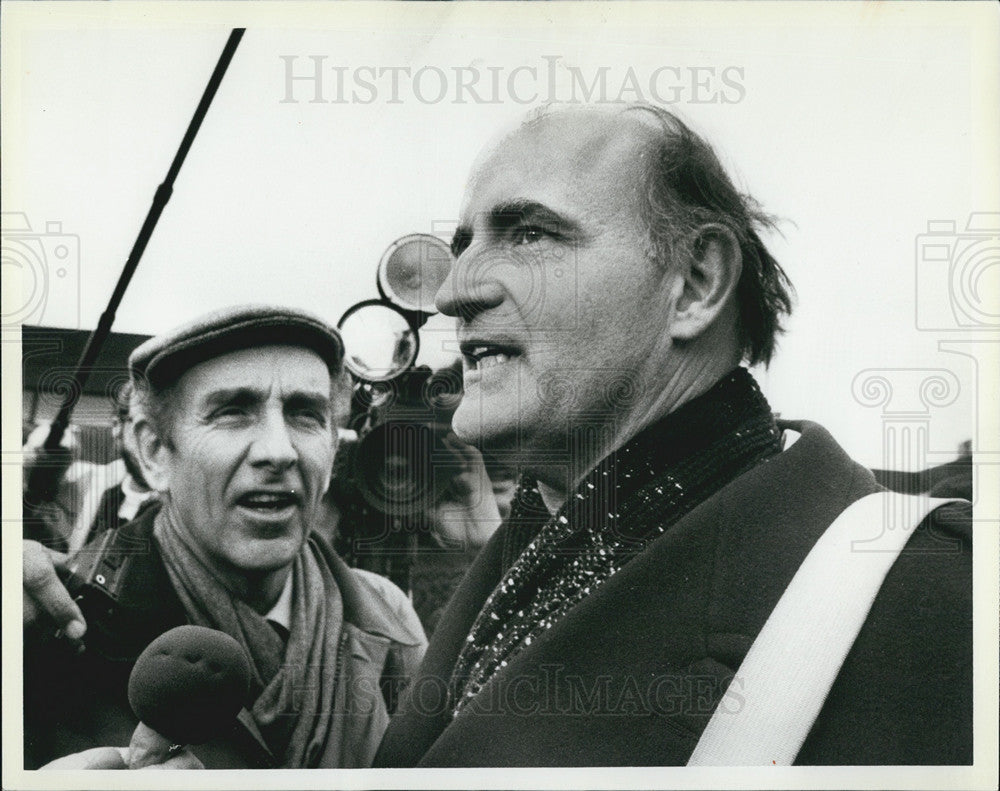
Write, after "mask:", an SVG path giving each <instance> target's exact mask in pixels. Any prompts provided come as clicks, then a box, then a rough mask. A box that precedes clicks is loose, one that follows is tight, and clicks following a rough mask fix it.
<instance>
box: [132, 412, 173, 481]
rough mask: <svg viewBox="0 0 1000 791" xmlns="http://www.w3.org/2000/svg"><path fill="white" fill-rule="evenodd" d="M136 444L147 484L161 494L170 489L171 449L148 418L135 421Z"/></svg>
mask: <svg viewBox="0 0 1000 791" xmlns="http://www.w3.org/2000/svg"><path fill="white" fill-rule="evenodd" d="M133 429H134V431H135V444H136V449H137V450H138V454H137V455H138V457H139V466H140V467H141V468H142V475H143V477H144V478H145V479H146V482H147V483H148V484H149V485H150V487H152V488H153V489H154V490H155V491H157V492H159V493H161V494H162V493H163V492H166V491H167V490H169V488H170V466H169V464H168V461H169V459H170V448H169V447H168V446H167V443H166V442H164V441H163V439H162V438H161V437H160V434H159V432H158V431H157V430H156V428H155V427H154V426H153V424H152V423H150V422H149V420H147V419H146V418H144V417H142V418H139V419H137V420H136V421H135V424H134V426H133Z"/></svg>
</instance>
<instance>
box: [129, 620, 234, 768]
mask: <svg viewBox="0 0 1000 791" xmlns="http://www.w3.org/2000/svg"><path fill="white" fill-rule="evenodd" d="M249 686H250V663H249V661H248V659H247V656H246V654H245V653H244V651H243V649H242V647H241V646H240V644H239V643H237V642H236V641H235V640H234V639H233V638H232V637H230V636H229V635H227V634H225V633H224V632H219V631H216V630H215V629H206V628H205V627H203V626H178V627H176V628H175V629H171V630H170V631H169V632H165V633H164V634H162V635H160V636H159V637H158V638H156V639H155V640H154V641H153V642H151V643H150V644H149V645H148V646H146V650H145V651H143V652H142V654H141V655H140V656H139V659H138V660H137V661H136V663H135V667H134V668H133V669H132V675H131V677H130V678H129V682H128V700H129V703H130V704H131V706H132V710H133V711H134V712H135V715H136V716H137V717H138V718H139V719H140V720H141V722H140V723H139V726H138V727H137V728H136V729H135V733H134V734H133V735H132V741H131V743H130V744H129V753H128V768H129V769H139V768H142V767H144V766H150V765H153V764H160V763H162V762H164V761H166V760H168V759H170V758H171V757H173V756H174V755H175V754H176V753H177V751H178V750H179V749H180V747H181V746H183V745H185V744H202V743H204V742H207V741H208V740H209V739H211V738H212V737H213V736H216V735H218V734H219V733H220V732H222V731H224V730H226V729H227V728H230V727H232V724H233V721H234V720H235V718H236V715H237V714H238V713H239V711H240V709H241V708H242V707H243V703H244V700H245V699H246V696H247V690H248V689H249Z"/></svg>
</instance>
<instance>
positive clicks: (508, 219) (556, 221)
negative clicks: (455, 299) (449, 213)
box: [451, 198, 584, 258]
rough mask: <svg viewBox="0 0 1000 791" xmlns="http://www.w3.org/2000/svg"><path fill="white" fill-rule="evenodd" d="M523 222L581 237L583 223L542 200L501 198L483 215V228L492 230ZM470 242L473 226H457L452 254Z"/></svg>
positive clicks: (459, 253) (456, 254) (452, 243)
mask: <svg viewBox="0 0 1000 791" xmlns="http://www.w3.org/2000/svg"><path fill="white" fill-rule="evenodd" d="M522 224H540V225H544V226H546V227H547V228H548V229H549V230H552V231H556V232H558V233H560V234H563V235H566V236H582V235H583V234H584V231H583V228H582V226H581V225H580V224H579V223H578V222H576V221H575V220H572V219H570V218H569V217H566V216H565V215H563V214H560V213H559V212H557V211H554V210H553V209H551V208H549V207H548V206H546V205H545V204H544V203H539V202H538V201H534V200H529V199H526V198H525V199H515V200H510V201H504V202H503V203H498V204H497V205H496V206H494V207H493V208H492V209H490V211H489V212H488V213H487V215H486V227H487V228H488V229H489V230H490V231H491V232H493V233H500V232H503V231H507V230H510V229H511V228H516V227H517V226H519V225H522ZM471 242H472V227H471V226H469V225H460V226H459V227H458V228H457V229H456V231H455V235H454V236H453V237H452V240H451V253H452V255H454V256H455V257H456V258H457V257H458V256H460V255H461V254H462V252H463V251H464V250H465V248H466V247H468V246H469V244H471Z"/></svg>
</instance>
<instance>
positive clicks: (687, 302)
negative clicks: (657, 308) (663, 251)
mask: <svg viewBox="0 0 1000 791" xmlns="http://www.w3.org/2000/svg"><path fill="white" fill-rule="evenodd" d="M675 266H678V267H679V268H682V269H681V271H680V273H679V276H680V280H681V282H680V283H678V284H677V285H678V287H679V290H680V294H679V296H678V297H677V301H676V303H675V305H674V316H673V321H672V322H671V325H670V334H671V336H672V337H673V338H674V340H688V341H689V340H693V339H694V338H697V337H698V336H699V335H701V334H702V333H703V332H704V331H705V330H706V329H707V328H708V327H709V326H710V325H711V324H712V322H714V321H715V320H716V319H717V318H718V317H719V314H721V313H722V312H723V311H724V310H725V309H726V308H727V306H728V305H729V304H730V303H731V302H732V297H733V295H734V294H735V292H736V285H737V283H739V281H740V274H741V273H742V271H743V256H742V254H741V253H740V245H739V242H737V241H736V236H735V235H734V234H733V232H732V231H730V230H729V229H728V228H727V227H726V226H724V225H720V224H718V223H711V224H709V225H703V226H701V227H700V228H699V229H698V230H697V232H696V235H695V237H694V239H693V240H692V243H691V246H690V250H689V254H688V256H687V260H686V261H684V262H679V263H676V264H675Z"/></svg>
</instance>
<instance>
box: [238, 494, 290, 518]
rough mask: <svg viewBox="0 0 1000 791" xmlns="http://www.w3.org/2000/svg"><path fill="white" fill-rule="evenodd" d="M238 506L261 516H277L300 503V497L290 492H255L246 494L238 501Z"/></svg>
mask: <svg viewBox="0 0 1000 791" xmlns="http://www.w3.org/2000/svg"><path fill="white" fill-rule="evenodd" d="M236 503H237V505H240V506H242V507H243V508H248V509H250V510H251V511H256V512H258V513H261V514H276V513H279V512H281V511H283V510H285V509H286V508H291V507H293V506H295V505H298V503H299V497H298V495H297V494H296V493H295V492H293V491H291V490H289V491H253V492H246V493H245V494H243V495H242V496H241V497H240V498H239V499H238V500H237V501H236Z"/></svg>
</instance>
